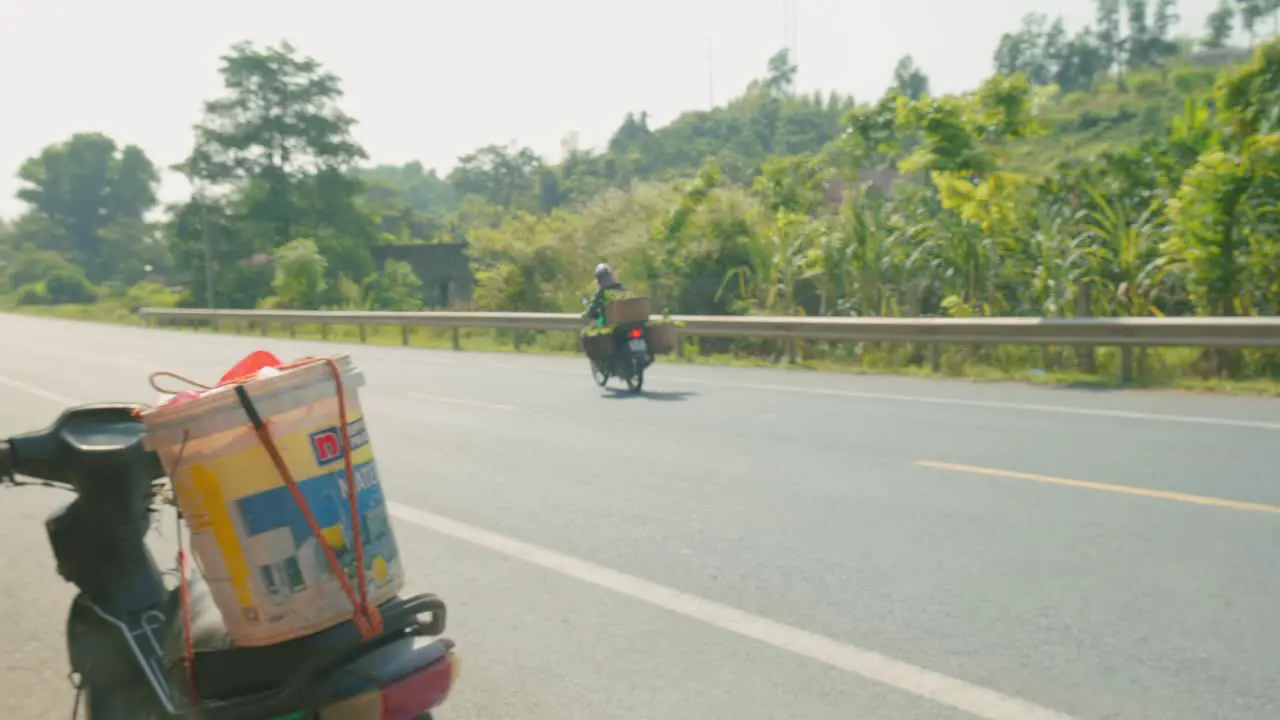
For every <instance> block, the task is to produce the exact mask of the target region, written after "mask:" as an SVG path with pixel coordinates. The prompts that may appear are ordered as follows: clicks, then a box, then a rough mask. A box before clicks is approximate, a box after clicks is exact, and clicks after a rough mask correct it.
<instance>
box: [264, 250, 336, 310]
mask: <svg viewBox="0 0 1280 720" xmlns="http://www.w3.org/2000/svg"><path fill="white" fill-rule="evenodd" d="M272 261H273V262H274V264H275V278H274V279H273V280H272V281H271V289H272V290H274V291H275V295H274V297H273V300H274V303H273V304H274V305H275V306H276V307H282V308H292V309H296V310H318V309H320V306H321V303H322V302H323V298H324V293H325V290H326V282H325V269H326V266H327V265H328V262H327V261H326V260H325V258H324V255H322V254H320V248H319V247H317V246H316V241H315V240H312V239H310V238H298V239H297V240H292V241H290V242H287V243H285V244H284V245H281V246H280V248H279V249H277V250H276V251H275V253H273V255H272Z"/></svg>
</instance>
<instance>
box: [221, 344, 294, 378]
mask: <svg viewBox="0 0 1280 720" xmlns="http://www.w3.org/2000/svg"><path fill="white" fill-rule="evenodd" d="M280 365H281V362H280V358H278V357H276V356H275V355H272V354H271V353H269V352H267V351H266V350H255V351H253V352H251V353H249V354H248V355H246V356H245V357H244V359H243V360H241V361H240V362H238V363H236V364H235V366H234V367H232V368H231V369H230V370H228V371H227V374H226V375H223V376H222V379H221V380H219V381H218V387H222V386H223V385H230V384H231V383H234V382H238V381H240V380H248V379H249V378H252V377H253V376H254V375H257V374H258V371H259V370H261V369H262V368H268V367H270V368H276V367H280Z"/></svg>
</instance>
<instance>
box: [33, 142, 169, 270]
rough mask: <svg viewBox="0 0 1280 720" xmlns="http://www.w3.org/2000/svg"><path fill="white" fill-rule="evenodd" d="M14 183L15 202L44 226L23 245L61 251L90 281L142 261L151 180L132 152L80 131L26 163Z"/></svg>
mask: <svg viewBox="0 0 1280 720" xmlns="http://www.w3.org/2000/svg"><path fill="white" fill-rule="evenodd" d="M18 178H19V180H20V181H21V182H22V183H23V184H22V186H21V187H20V189H19V190H18V193H17V196H18V198H19V199H21V200H22V201H24V202H26V203H27V204H28V205H29V206H30V212H31V213H34V214H35V215H36V216H38V217H39V218H40V219H41V220H43V221H44V223H45V225H46V227H47V234H44V233H42V234H39V235H35V236H30V237H29V238H28V241H29V242H33V243H35V244H36V245H38V246H39V247H41V248H44V249H46V250H53V251H56V252H62V253H66V254H67V255H68V257H70V258H72V259H73V260H74V262H75V263H76V264H78V265H80V266H81V267H82V268H84V270H85V272H86V274H87V276H88V277H89V278H90V280H92V281H94V282H102V281H103V280H108V279H113V278H115V277H118V276H119V274H120V273H122V272H128V270H129V269H131V266H132V265H139V266H140V265H142V264H143V263H144V261H143V259H142V251H141V246H142V244H143V241H144V236H145V232H144V231H143V230H142V223H143V218H144V216H145V215H146V213H147V212H148V211H150V210H151V209H152V208H153V207H154V206H155V204H156V195H155V192H156V186H157V183H158V176H157V174H156V169H155V167H154V166H153V165H152V164H151V161H150V160H149V159H148V158H147V156H146V153H144V152H143V151H142V150H141V149H140V148H138V147H136V146H133V145H129V146H126V147H124V148H120V147H119V146H117V145H116V142H115V141H114V140H112V139H111V138H109V137H107V136H106V135H103V134H101V133H80V134H77V135H73V136H72V137H71V139H69V140H67V141H66V142H61V143H57V144H55V145H50V146H49V147H46V148H45V149H44V150H42V151H41V152H40V154H39V155H37V156H35V157H32V158H30V159H28V160H27V161H26V162H24V163H23V164H22V166H21V167H20V168H19V170H18Z"/></svg>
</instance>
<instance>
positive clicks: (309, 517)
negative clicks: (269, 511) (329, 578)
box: [153, 357, 383, 718]
mask: <svg viewBox="0 0 1280 720" xmlns="http://www.w3.org/2000/svg"><path fill="white" fill-rule="evenodd" d="M318 363H324V364H326V365H327V366H328V368H329V371H330V372H331V373H332V374H333V381H334V385H335V386H336V387H337V392H338V422H339V423H340V425H341V426H342V456H343V469H344V470H345V471H346V476H347V477H346V485H347V501H348V506H349V509H350V516H351V531H352V534H353V535H354V536H355V551H356V581H357V582H358V583H359V590H358V591H356V590H355V589H353V588H352V587H351V581H350V579H348V578H347V573H346V571H345V570H344V569H343V567H342V563H340V562H339V561H338V555H337V553H335V552H334V550H333V548H332V547H330V546H329V543H328V542H327V541H326V540H325V538H324V534H323V531H322V530H321V529H320V523H319V522H317V521H316V518H315V515H314V514H312V512H311V508H310V507H308V505H307V499H306V498H305V497H303V495H302V490H301V489H300V488H299V487H298V483H297V482H296V481H295V480H294V478H293V473H291V472H289V467H288V466H287V465H286V464H285V462H284V458H283V457H281V455H280V449H279V448H278V447H277V446H276V443H275V439H274V438H272V437H271V432H270V430H269V429H268V428H267V427H266V425H265V424H264V425H263V426H262V427H255V428H254V431H255V433H256V434H257V435H258V439H259V440H260V441H261V442H262V445H263V447H264V448H265V449H266V451H267V454H268V455H269V456H270V457H271V462H272V464H273V465H275V467H276V471H277V472H279V473H280V478H281V480H283V481H284V484H285V486H286V487H288V488H289V493H290V495H292V496H293V500H294V502H296V503H297V504H298V508H299V509H300V510H302V516H303V518H305V519H306V521H307V525H308V527H309V528H310V530H311V533H312V534H313V535H314V536H315V538H316V542H317V544H319V545H320V547H321V548H322V549H323V550H324V554H325V559H326V560H328V562H329V568H330V569H331V570H332V571H333V574H334V576H335V577H337V578H338V583H339V584H340V585H341V586H342V592H343V594H344V595H346V596H347V600H348V601H349V602H350V603H351V608H352V615H351V620H352V622H353V623H354V624H355V626H356V629H357V630H358V631H359V632H360V637H361V638H362V639H363V640H365V641H368V640H370V639H372V638H374V637H377V636H378V635H380V634H381V633H382V630H383V625H382V613H381V612H379V610H378V608H377V606H375V605H373V604H372V603H370V602H369V589H368V582H367V581H366V578H365V571H364V534H363V533H362V532H361V531H360V504H359V501H358V498H357V497H356V490H357V488H356V477H355V466H354V465H353V463H352V460H351V430H350V428H349V427H348V425H349V423H348V420H347V394H346V387H345V384H344V382H343V379H342V370H341V368H339V367H338V363H337V362H335V361H334V360H333V358H328V357H323V358H305V359H303V360H298V361H296V362H293V363H289V364H286V365H281V366H280V368H279V369H280V370H281V371H284V370H293V369H296V368H301V367H305V366H308V365H315V364H318ZM159 374H160V373H157V375H159ZM163 374H165V375H169V376H170V377H178V378H179V379H182V380H184V381H187V382H191V381H190V380H188V379H187V378H183V377H181V376H178V375H175V374H173V373H163ZM153 377H154V376H153ZM153 382H154V381H153ZM244 382H246V381H237V382H236V383H234V384H243V383H244ZM191 384H193V385H196V386H197V387H200V385H199V384H198V383H194V382H191ZM179 462H181V454H179ZM177 465H178V463H175V472H176V466H177ZM178 541H179V546H178V572H179V574H180V575H181V583H180V586H179V590H178V592H179V600H180V603H181V607H182V635H183V638H182V639H183V646H182V654H183V664H184V665H185V666H186V674H187V684H188V686H189V692H190V696H191V697H190V704H191V707H192V708H193V710H195V711H196V717H197V718H199V710H198V707H197V695H198V693H197V691H196V675H195V644H194V641H193V639H192V629H191V604H190V602H191V601H190V596H189V591H188V588H187V573H186V566H187V556H186V552H185V548H184V546H183V545H182V538H181V530H179V538H178Z"/></svg>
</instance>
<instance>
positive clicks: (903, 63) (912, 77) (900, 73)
mask: <svg viewBox="0 0 1280 720" xmlns="http://www.w3.org/2000/svg"><path fill="white" fill-rule="evenodd" d="M893 86H894V87H895V88H897V89H898V92H900V93H902V94H903V95H905V96H906V97H909V98H911V99H912V100H919V99H920V98H922V97H924V96H925V95H928V94H929V76H927V75H925V74H924V71H922V70H921V69H920V68H918V67H916V61H915V60H914V59H912V57H911V56H910V55H904V56H903V57H902V59H901V60H899V61H898V65H897V66H896V67H895V68H894V69H893Z"/></svg>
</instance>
